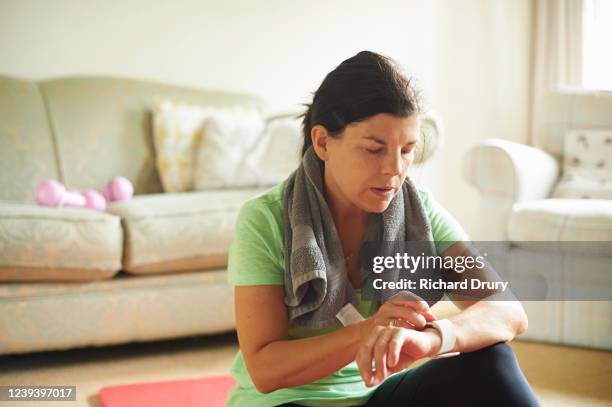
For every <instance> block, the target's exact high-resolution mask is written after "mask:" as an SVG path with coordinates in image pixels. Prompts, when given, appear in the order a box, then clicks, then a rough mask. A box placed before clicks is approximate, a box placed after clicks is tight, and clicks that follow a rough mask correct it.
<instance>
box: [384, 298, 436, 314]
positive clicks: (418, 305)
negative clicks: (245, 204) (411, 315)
mask: <svg viewBox="0 0 612 407" xmlns="http://www.w3.org/2000/svg"><path fill="white" fill-rule="evenodd" d="M389 302H390V303H391V304H393V305H397V306H400V307H406V308H412V309H413V310H415V311H418V312H426V311H429V304H428V303H427V301H425V300H420V301H404V300H392V301H389Z"/></svg>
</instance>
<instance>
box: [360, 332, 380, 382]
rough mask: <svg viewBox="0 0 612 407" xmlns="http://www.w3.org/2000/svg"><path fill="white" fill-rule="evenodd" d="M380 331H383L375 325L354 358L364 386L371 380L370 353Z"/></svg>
mask: <svg viewBox="0 0 612 407" xmlns="http://www.w3.org/2000/svg"><path fill="white" fill-rule="evenodd" d="M382 330H384V328H383V327H382V326H380V325H377V326H375V327H374V328H373V329H372V330H371V331H370V334H369V335H368V337H367V338H366V340H365V341H364V342H363V343H362V345H361V347H360V348H359V351H358V352H357V357H356V358H355V360H356V361H357V366H358V367H359V373H360V374H361V377H362V378H363V381H364V382H365V383H366V384H368V383H370V382H371V380H372V378H373V374H372V352H373V348H374V344H375V343H376V340H377V338H378V335H379V334H380V332H381V331H382Z"/></svg>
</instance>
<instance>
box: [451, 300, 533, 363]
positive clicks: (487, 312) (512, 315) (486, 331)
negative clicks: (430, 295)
mask: <svg viewBox="0 0 612 407" xmlns="http://www.w3.org/2000/svg"><path fill="white" fill-rule="evenodd" d="M448 319H449V320H451V321H452V322H453V324H454V325H455V333H456V337H457V339H456V342H455V348H454V349H453V351H458V352H471V351H474V350H478V349H481V348H483V347H485V346H489V345H492V344H494V343H497V342H507V341H510V340H512V339H513V338H514V337H515V336H517V335H520V334H522V333H523V332H525V330H526V329H527V316H526V315H525V311H524V310H523V307H522V305H521V304H520V303H519V302H518V301H486V300H483V301H478V302H476V303H474V304H472V305H471V306H469V307H467V308H465V309H464V310H463V311H461V312H460V313H458V314H457V315H454V316H452V317H450V318H448Z"/></svg>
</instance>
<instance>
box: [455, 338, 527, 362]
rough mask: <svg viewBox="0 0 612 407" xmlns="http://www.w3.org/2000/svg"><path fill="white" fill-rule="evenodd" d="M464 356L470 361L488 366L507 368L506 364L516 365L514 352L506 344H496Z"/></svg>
mask: <svg viewBox="0 0 612 407" xmlns="http://www.w3.org/2000/svg"><path fill="white" fill-rule="evenodd" d="M465 355H466V356H467V357H468V358H469V359H471V360H472V361H475V362H477V363H484V364H486V365H489V366H504V365H506V366H507V364H508V363H516V356H515V354H514V351H513V350H512V348H511V347H510V345H508V344H507V343H506V342H498V343H496V344H493V345H490V346H487V347H484V348H482V349H479V350H477V351H474V352H469V353H467V354H465Z"/></svg>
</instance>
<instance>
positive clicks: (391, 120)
mask: <svg viewBox="0 0 612 407" xmlns="http://www.w3.org/2000/svg"><path fill="white" fill-rule="evenodd" d="M419 124H420V123H419V119H418V117H417V116H416V115H412V116H408V117H398V116H393V115H390V114H387V113H381V114H378V115H375V116H372V117H370V118H368V119H366V120H363V121H361V122H358V123H354V126H351V127H352V129H351V130H353V131H351V133H353V134H354V136H355V139H363V140H370V141H375V142H378V143H382V144H387V143H395V142H398V141H399V142H401V143H405V144H412V143H416V142H417V141H418V137H419Z"/></svg>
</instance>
